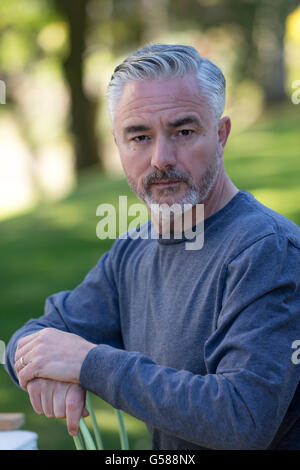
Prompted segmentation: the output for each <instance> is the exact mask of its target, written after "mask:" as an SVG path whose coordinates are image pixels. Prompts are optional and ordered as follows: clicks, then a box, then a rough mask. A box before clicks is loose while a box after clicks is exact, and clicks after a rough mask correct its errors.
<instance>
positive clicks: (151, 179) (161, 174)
mask: <svg viewBox="0 0 300 470" xmlns="http://www.w3.org/2000/svg"><path fill="white" fill-rule="evenodd" d="M166 179H177V180H181V181H184V182H186V183H188V182H189V181H190V175H187V174H185V173H181V172H180V171H178V170H167V171H160V170H157V171H155V172H154V173H151V175H147V176H145V177H144V179H143V186H144V188H145V189H148V188H149V186H150V185H151V184H152V183H155V182H157V181H161V180H166Z"/></svg>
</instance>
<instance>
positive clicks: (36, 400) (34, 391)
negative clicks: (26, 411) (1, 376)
mask: <svg viewBox="0 0 300 470" xmlns="http://www.w3.org/2000/svg"><path fill="white" fill-rule="evenodd" d="M41 380H43V379H34V380H32V381H31V382H29V383H28V385H27V391H28V394H29V398H30V402H31V405H32V407H33V409H34V411H35V412H36V413H38V414H39V415H40V414H43V407H42V402H41V390H40V388H41V384H40V381H41Z"/></svg>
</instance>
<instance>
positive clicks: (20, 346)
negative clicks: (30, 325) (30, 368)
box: [15, 331, 40, 362]
mask: <svg viewBox="0 0 300 470" xmlns="http://www.w3.org/2000/svg"><path fill="white" fill-rule="evenodd" d="M39 333H40V332H39V331H37V332H35V333H31V334H30V335H27V336H23V338H21V339H20V340H19V341H18V345H17V349H16V352H15V362H16V361H17V360H18V359H20V356H21V355H22V354H20V350H21V349H23V348H24V347H25V346H27V345H28V344H30V343H31V342H32V341H34V340H35V339H36V338H37V336H38V335H39Z"/></svg>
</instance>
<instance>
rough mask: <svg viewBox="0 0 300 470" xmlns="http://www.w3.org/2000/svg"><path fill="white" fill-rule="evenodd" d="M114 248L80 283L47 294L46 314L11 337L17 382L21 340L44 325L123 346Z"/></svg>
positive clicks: (9, 357) (10, 366)
mask: <svg viewBox="0 0 300 470" xmlns="http://www.w3.org/2000/svg"><path fill="white" fill-rule="evenodd" d="M115 245H116V243H115ZM113 248H114V247H113ZM113 248H112V249H111V250H110V251H109V252H107V253H105V254H104V255H103V256H102V257H101V258H100V260H99V261H98V263H97V265H96V266H95V267H94V268H93V269H92V270H91V271H90V272H89V273H88V274H87V276H86V277H85V279H84V280H83V282H82V283H81V284H80V285H79V286H77V287H76V288H75V289H74V290H73V291H62V292H59V293H57V294H54V295H51V296H50V297H48V298H47V300H46V303H45V312H44V315H43V316H41V317H40V318H36V319H31V320H29V321H28V322H27V323H26V324H25V325H24V326H23V327H22V328H20V329H19V330H18V331H16V333H15V334H14V335H13V336H12V338H11V339H10V341H9V343H8V345H7V348H6V365H5V367H6V369H7V371H8V373H9V374H10V376H11V378H12V380H13V381H14V382H15V383H16V384H17V385H19V383H18V378H17V376H16V371H15V369H14V362H15V353H16V349H17V345H18V342H19V340H20V339H21V338H23V337H25V336H28V335H30V334H32V333H34V332H37V331H40V330H42V329H44V328H49V327H50V328H56V329H58V330H62V331H65V332H72V333H74V334H76V335H79V336H81V337H82V338H85V339H86V340H87V341H90V342H92V343H95V344H99V343H105V344H110V345H112V346H115V347H118V348H119V347H120V348H121V347H123V345H122V337H121V332H120V319H119V303H118V292H117V287H116V284H115V279H114V266H113V263H114V250H113Z"/></svg>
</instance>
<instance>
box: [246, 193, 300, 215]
mask: <svg viewBox="0 0 300 470" xmlns="http://www.w3.org/2000/svg"><path fill="white" fill-rule="evenodd" d="M252 194H253V195H254V196H255V197H256V199H258V201H260V202H261V203H262V204H264V205H266V206H268V207H269V208H270V209H273V210H274V211H277V212H280V213H281V214H285V215H286V216H287V217H288V216H289V214H292V213H293V212H294V211H295V208H296V207H298V208H299V201H300V187H299V188H296V189H295V188H292V189H278V188H274V189H255V190H253V191H252Z"/></svg>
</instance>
